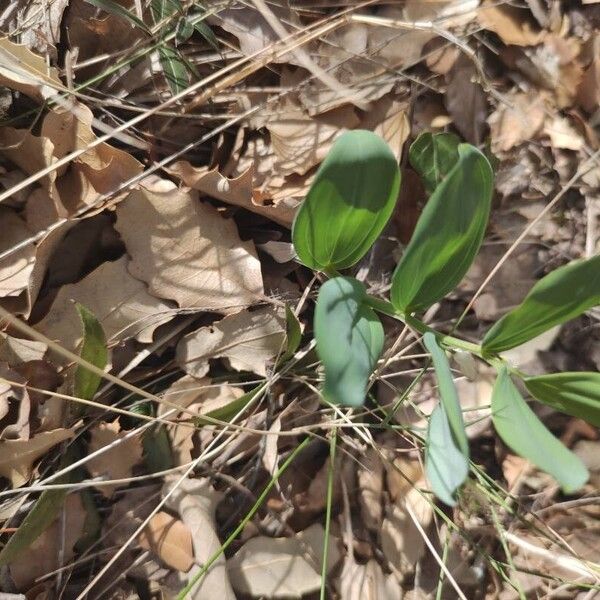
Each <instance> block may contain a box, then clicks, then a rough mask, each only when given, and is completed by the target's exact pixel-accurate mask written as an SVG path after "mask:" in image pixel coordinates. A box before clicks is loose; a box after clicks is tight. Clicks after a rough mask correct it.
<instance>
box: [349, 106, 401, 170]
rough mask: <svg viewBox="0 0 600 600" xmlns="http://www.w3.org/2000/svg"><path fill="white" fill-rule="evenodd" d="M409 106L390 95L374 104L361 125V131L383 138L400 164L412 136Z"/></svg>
mask: <svg viewBox="0 0 600 600" xmlns="http://www.w3.org/2000/svg"><path fill="white" fill-rule="evenodd" d="M407 110H408V104H407V102H406V101H404V100H400V99H399V98H397V97H396V96H393V95H391V94H388V95H386V96H384V97H383V98H381V99H380V100H377V101H376V102H373V104H372V106H371V110H370V111H369V112H368V113H367V115H366V117H365V119H363V121H362V122H361V124H360V127H361V129H369V130H371V131H374V132H375V133H376V134H377V135H379V136H380V137H381V138H383V139H384V140H385V141H386V142H387V143H388V145H389V147H390V148H391V150H392V152H393V153H394V156H395V157H396V158H397V159H398V162H400V159H401V158H402V148H403V147H404V143H405V142H406V140H407V139H408V136H409V135H410V122H409V120H408V117H407Z"/></svg>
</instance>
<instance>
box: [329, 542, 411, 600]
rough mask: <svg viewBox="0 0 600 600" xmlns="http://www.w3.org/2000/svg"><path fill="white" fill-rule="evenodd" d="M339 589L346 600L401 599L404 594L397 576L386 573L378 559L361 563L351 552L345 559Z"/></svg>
mask: <svg viewBox="0 0 600 600" xmlns="http://www.w3.org/2000/svg"><path fill="white" fill-rule="evenodd" d="M338 590H339V593H340V598H343V599H344V600H365V599H368V600H401V599H402V595H403V591H402V588H401V587H400V584H399V582H398V581H397V580H396V578H395V577H394V576H393V575H392V574H389V575H386V574H384V573H383V571H382V570H381V566H380V565H379V563H378V562H377V561H375V560H373V559H371V560H370V561H369V562H367V564H364V565H363V564H359V563H357V562H356V561H355V560H354V557H352V555H351V553H348V554H347V555H346V559H345V560H344V568H343V570H342V573H341V575H340V577H339V581H338Z"/></svg>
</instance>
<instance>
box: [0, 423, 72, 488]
mask: <svg viewBox="0 0 600 600" xmlns="http://www.w3.org/2000/svg"><path fill="white" fill-rule="evenodd" d="M74 435H75V430H74V429H54V430H52V431H44V432H42V433H38V434H37V435H35V436H33V437H32V438H30V439H28V440H5V441H2V442H0V475H2V477H6V478H7V479H10V481H11V484H12V487H14V488H15V487H20V486H22V485H23V484H24V483H26V482H27V481H29V478H30V477H31V474H32V473H33V463H34V462H36V461H37V460H38V459H39V458H41V457H42V456H44V455H45V454H46V452H48V450H50V448H52V447H54V446H56V444H59V443H60V442H62V441H64V440H68V439H70V438H72V437H73V436H74Z"/></svg>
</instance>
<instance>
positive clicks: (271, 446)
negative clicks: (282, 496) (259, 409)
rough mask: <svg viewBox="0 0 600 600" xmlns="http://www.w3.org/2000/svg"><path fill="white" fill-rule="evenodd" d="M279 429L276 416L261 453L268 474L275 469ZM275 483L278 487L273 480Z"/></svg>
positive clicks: (273, 472)
mask: <svg viewBox="0 0 600 600" xmlns="http://www.w3.org/2000/svg"><path fill="white" fill-rule="evenodd" d="M280 431H281V417H277V418H276V419H275V420H274V421H273V423H272V424H271V427H269V435H267V439H266V441H265V450H264V452H263V455H262V463H263V466H264V467H265V469H266V471H267V473H269V475H274V474H275V472H276V470H277V459H278V456H279V453H278V450H277V448H278V442H279V436H278V435H277V434H278V433H279V432H280ZM275 485H276V486H277V487H278V488H279V481H276V482H275Z"/></svg>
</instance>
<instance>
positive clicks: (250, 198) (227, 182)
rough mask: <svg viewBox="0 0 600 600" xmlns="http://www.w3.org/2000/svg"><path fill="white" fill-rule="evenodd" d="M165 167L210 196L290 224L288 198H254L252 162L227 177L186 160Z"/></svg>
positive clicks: (186, 183)
mask: <svg viewBox="0 0 600 600" xmlns="http://www.w3.org/2000/svg"><path fill="white" fill-rule="evenodd" d="M167 171H168V172H169V173H170V174H171V175H174V176H175V177H179V178H180V179H181V181H183V183H184V184H185V185H187V186H189V187H191V188H193V189H195V190H198V191H200V192H202V193H203V194H206V195H207V196H210V197H211V198H216V199H217V200H221V201H222V202H226V203H227V204H233V205H234V206H240V207H241V208H245V209H246V210H250V211H252V212H255V213H256V214H259V215H262V216H263V217H267V219H271V220H272V221H275V222H276V223H279V224H280V225H284V226H285V227H291V224H292V221H293V220H294V214H295V213H296V210H295V207H294V206H291V205H290V204H289V202H287V203H286V202H278V203H277V204H272V205H271V204H268V203H267V204H261V203H260V202H257V201H256V198H255V193H254V186H253V179H254V177H253V176H254V167H253V166H249V167H248V168H247V169H246V170H245V171H243V172H242V173H240V174H239V175H237V176H236V177H232V178H231V179H229V178H228V177H225V176H224V175H221V173H219V171H218V170H217V169H209V168H208V167H193V166H192V165H191V164H190V163H189V162H188V161H187V160H182V161H179V162H175V163H173V164H172V165H171V166H170V167H169V168H168V169H167Z"/></svg>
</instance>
